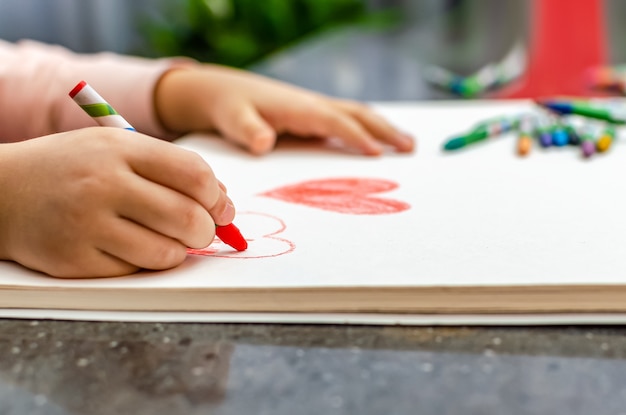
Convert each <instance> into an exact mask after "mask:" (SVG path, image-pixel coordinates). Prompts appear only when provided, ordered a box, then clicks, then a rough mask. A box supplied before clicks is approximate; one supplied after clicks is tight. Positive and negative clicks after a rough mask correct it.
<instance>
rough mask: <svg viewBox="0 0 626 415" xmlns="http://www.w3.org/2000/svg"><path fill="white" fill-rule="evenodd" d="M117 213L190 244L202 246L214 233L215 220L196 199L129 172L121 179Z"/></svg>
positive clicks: (205, 244) (208, 241) (193, 246)
mask: <svg viewBox="0 0 626 415" xmlns="http://www.w3.org/2000/svg"><path fill="white" fill-rule="evenodd" d="M123 183H124V187H123V189H121V190H122V191H121V192H120V194H119V196H118V197H119V200H118V207H117V213H118V214H119V215H120V216H122V217H124V218H127V219H130V220H132V221H133V222H135V223H138V224H140V225H143V226H144V227H146V228H148V229H151V230H153V231H155V232H158V233H160V234H162V235H165V236H167V237H170V238H173V239H176V240H178V241H180V242H181V243H183V244H184V245H185V246H188V247H190V248H204V247H205V246H208V245H209V244H210V243H211V241H212V240H213V238H214V237H215V222H214V221H213V218H212V217H211V215H210V214H209V212H208V211H207V210H206V209H205V208H204V207H203V206H202V205H200V204H199V203H198V202H196V201H195V200H193V199H191V198H189V197H188V196H186V195H183V194H182V193H179V192H177V191H175V190H172V189H170V188H168V187H164V186H161V185H159V184H157V183H154V182H151V181H148V180H145V179H143V178H141V177H138V176H136V175H135V176H133V175H129V177H127V178H124V180H123Z"/></svg>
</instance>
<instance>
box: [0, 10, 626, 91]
mask: <svg viewBox="0 0 626 415" xmlns="http://www.w3.org/2000/svg"><path fill="white" fill-rule="evenodd" d="M550 1H551V0H543V3H545V4H548V3H550ZM554 2H556V3H561V4H568V5H570V6H571V5H573V4H582V5H585V6H589V7H594V6H595V5H599V4H602V6H603V7H602V26H603V27H602V29H603V30H604V31H605V33H606V49H607V50H606V55H607V56H606V60H607V63H621V62H626V48H625V49H624V50H622V49H621V48H620V47H619V43H620V42H619V41H620V40H621V38H623V37H624V29H622V23H621V21H622V19H621V17H622V16H625V12H626V2H624V1H619V0H605V1H604V2H600V1H597V0H571V2H570V3H567V2H564V1H563V0H554ZM554 2H553V3H554ZM538 4H539V5H541V4H542V1H541V0H534V1H533V0H507V1H501V0H265V1H258V0H133V1H127V0H20V1H15V0H0V38H1V39H4V40H9V41H17V40H19V39H23V38H30V39H36V40H40V41H44V42H48V43H55V44H61V45H64V46H66V47H68V48H70V49H72V50H74V51H77V52H98V51H104V50H106V51H114V52H119V53H127V54H133V55H140V56H147V57H159V56H174V55H185V56H191V57H193V58H196V59H198V60H201V61H204V62H213V63H219V64H225V65H229V66H235V67H240V68H245V69H249V70H252V71H255V72H258V73H261V74H264V75H268V76H271V77H274V78H278V79H280V80H283V81H287V82H291V83H294V84H297V85H300V86H303V87H306V88H311V89H314V90H317V91H320V92H323V93H326V94H330V95H334V96H341V97H345V98H353V99H359V100H367V101H387V100H421V99H448V98H459V97H465V98H480V97H484V96H488V95H486V93H487V88H486V85H484V84H485V82H487V83H488V82H492V83H493V85H492V87H495V88H496V89H497V88H500V87H502V86H506V85H505V84H507V83H509V82H511V81H513V80H515V79H516V78H519V77H520V76H522V75H523V73H524V71H525V70H526V67H527V65H528V64H529V63H528V56H527V55H528V50H529V45H530V43H531V37H530V36H531V34H532V32H533V30H535V26H536V22H535V21H536V15H535V14H534V12H536V10H533V7H532V5H535V8H537V5H538ZM540 7H541V6H540ZM566 20H567V19H566ZM563 24H571V22H569V23H568V21H565V22H564V23H563ZM578 27H579V28H580V31H585V30H588V29H589V27H588V25H587V24H586V23H585V22H580V23H579V24H578ZM557 30H560V28H557V27H555V31H557ZM507 62H508V63H507ZM489 65H491V66H489ZM488 66H489V68H487V67H488ZM487 69H488V70H487ZM557 69H558V70H559V71H566V70H567V67H564V68H557ZM481 70H482V72H481ZM487 76H491V77H492V78H494V77H497V79H495V78H494V79H491V80H490V81H485V79H486V78H485V77H487ZM471 77H473V78H475V79H472V80H471V81H472V82H466V84H467V85H465V84H462V85H461V86H460V87H459V86H458V85H457V86H456V87H458V88H461V90H458V88H457V90H455V89H454V88H455V87H450V80H451V79H457V80H458V79H466V78H471ZM481 77H482V78H481ZM481 82H482V84H481ZM463 88H465V89H463ZM493 89H494V88H491V90H493Z"/></svg>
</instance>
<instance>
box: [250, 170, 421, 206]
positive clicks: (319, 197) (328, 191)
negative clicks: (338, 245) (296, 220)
mask: <svg viewBox="0 0 626 415" xmlns="http://www.w3.org/2000/svg"><path fill="white" fill-rule="evenodd" d="M397 187H398V184H397V183H394V182H392V181H389V180H384V179H372V178H358V177H357V178H334V179H321V180H310V181H306V182H302V183H298V184H293V185H289V186H284V187H279V188H277V189H274V190H270V191H267V192H264V193H261V194H259V196H266V197H271V198H274V199H278V200H282V201H285V202H289V203H297V204H300V205H305V206H310V207H314V208H318V209H324V210H330V211H332V212H338V213H349V214H352V215H381V214H388V213H397V212H402V211H404V210H407V209H409V208H410V207H411V205H409V204H408V203H405V202H402V201H400V200H394V199H384V198H380V197H373V196H371V195H372V194H374V193H382V192H388V191H390V190H393V189H395V188H397Z"/></svg>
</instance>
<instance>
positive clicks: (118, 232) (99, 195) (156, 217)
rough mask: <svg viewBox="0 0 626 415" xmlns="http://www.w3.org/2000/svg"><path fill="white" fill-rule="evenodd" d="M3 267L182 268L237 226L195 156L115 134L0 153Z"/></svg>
mask: <svg viewBox="0 0 626 415" xmlns="http://www.w3.org/2000/svg"><path fill="white" fill-rule="evenodd" d="M0 190H1V192H2V197H1V198H0V229H1V234H0V259H8V260H13V261H16V262H18V263H20V264H22V265H24V266H26V267H28V268H32V269H35V270H38V271H41V272H44V273H47V274H49V275H52V276H57V277H84V276H94V277H96V276H102V277H104V276H115V275H124V274H128V273H132V272H135V271H136V270H138V269H140V268H146V269H166V268H171V267H174V266H176V265H178V264H180V263H181V262H182V261H183V260H184V259H185V256H186V248H187V247H191V248H203V247H206V246H207V245H209V244H210V243H211V241H212V240H213V238H214V236H215V225H216V224H219V225H226V224H228V223H230V222H231V221H232V220H233V217H234V215H235V210H234V207H233V205H232V202H231V201H230V199H229V198H228V196H226V192H225V188H224V186H223V185H222V184H221V183H220V182H219V181H218V180H217V179H216V177H215V175H214V174H213V171H212V170H211V168H210V167H209V166H208V165H207V164H206V163H205V162H204V160H202V158H201V157H200V156H198V155H197V154H195V153H193V152H191V151H188V150H185V149H182V148H180V147H178V146H176V145H174V144H172V143H168V142H165V141H161V140H157V139H154V138H151V137H148V136H145V135H142V134H140V133H136V132H130V131H126V130H123V129H119V128H105V127H94V128H86V129H82V130H76V131H71V132H67V133H60V134H54V135H50V136H45V137H40V138H37V139H33V140H28V141H24V142H19V143H11V144H1V145H0Z"/></svg>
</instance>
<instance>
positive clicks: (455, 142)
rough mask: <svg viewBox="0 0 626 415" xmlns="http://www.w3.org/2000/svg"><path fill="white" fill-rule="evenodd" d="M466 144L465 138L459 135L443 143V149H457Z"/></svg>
mask: <svg viewBox="0 0 626 415" xmlns="http://www.w3.org/2000/svg"><path fill="white" fill-rule="evenodd" d="M464 146H465V140H464V139H463V138H461V137H457V138H453V139H451V140H448V141H447V142H446V143H445V144H444V145H443V149H444V150H448V151H450V150H457V149H459V148H461V147H464Z"/></svg>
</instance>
